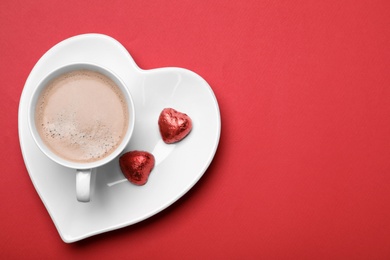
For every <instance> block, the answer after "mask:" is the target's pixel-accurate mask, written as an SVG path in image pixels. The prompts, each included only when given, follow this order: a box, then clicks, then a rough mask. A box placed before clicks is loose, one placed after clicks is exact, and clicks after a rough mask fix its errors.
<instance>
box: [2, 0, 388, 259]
mask: <svg viewBox="0 0 390 260" xmlns="http://www.w3.org/2000/svg"><path fill="white" fill-rule="evenodd" d="M89 32H97V33H103V34H107V35H110V36H112V37H114V38H116V39H117V40H118V41H120V42H121V43H122V44H123V45H124V46H125V47H126V48H127V50H128V51H129V52H130V53H131V55H132V56H133V58H134V60H135V61H136V63H137V64H138V65H139V66H140V67H141V68H143V69H151V68H157V67H165V66H177V67H184V68H187V69H190V70H193V71H195V72H196V73H198V74H200V75H201V76H202V77H203V78H205V79H206V80H207V81H208V83H209V84H210V85H211V87H212V88H213V90H214V92H215V95H216V97H217V99H218V102H219V106H220V110H221V117H222V132H221V140H220V145H219V148H218V151H217V153H216V156H215V158H214V161H213V162H212V164H211V165H210V167H209V169H208V170H207V171H206V173H205V175H204V176H203V178H202V179H201V180H200V182H198V183H197V184H196V185H195V187H194V188H193V189H192V190H191V191H190V192H189V193H187V194H186V195H185V196H184V197H183V198H181V199H180V200H179V201H178V202H176V203H175V204H174V205H173V206H171V207H169V208H168V209H166V210H165V211H163V212H161V213H160V214H158V215H156V216H154V217H152V218H150V219H148V220H146V221H143V222H141V223H138V224H136V225H133V226H129V227H126V228H123V229H120V230H117V231H113V232H109V233H105V234H101V235H98V236H95V237H92V238H88V239H86V240H83V241H80V242H76V243H73V244H65V243H64V242H62V240H61V239H60V236H59V235H58V233H57V230H56V229H55V226H54V224H53V223H52V221H51V219H50V217H49V214H48V213H47V211H46V209H45V207H44V205H43V203H42V202H41V201H40V199H39V196H38V194H37V193H36V191H35V189H34V187H33V185H32V182H31V180H30V178H29V175H28V173H27V171H26V168H25V166H24V162H23V158H22V155H21V151H20V146H19V139H18V124H17V118H18V105H19V99H20V95H21V93H22V90H23V86H24V83H25V81H26V79H27V77H28V75H29V73H30V71H31V69H32V68H33V66H34V64H35V63H36V62H37V61H38V59H39V58H40V57H41V56H42V55H43V54H44V53H45V52H46V51H47V50H48V49H50V48H51V47H52V46H53V45H55V44H56V43H58V42H60V41H62V40H64V39H66V38H68V37H70V36H74V35H77V34H82V33H89ZM0 37H1V41H0V66H1V67H0V79H1V87H0V88H1V95H0V106H1V109H0V120H1V144H2V145H1V149H0V156H1V164H0V166H1V169H0V173H1V178H0V179H1V189H0V198H1V204H0V205H1V206H0V209H1V215H0V218H1V219H0V220H1V221H0V230H1V232H0V256H1V258H4V257H6V258H9V257H12V258H38V257H43V258H54V257H56V258H65V259H70V258H72V259H73V258H75V259H78V258H83V259H84V258H93V257H98V258H113V259H115V258H119V257H127V258H130V257H131V258H134V259H148V258H159V259H164V258H171V259H172V258H173V259H212V258H214V259H215V258H216V259H238V258H246V259H254V258H257V259H259V258H262V259H389V258H390V188H389V185H390V73H389V72H390V71H389V68H390V2H389V1H308V0H307V1H281V0H277V1H114V0H113V1H96V0H94V1H8V0H7V1H4V0H3V1H1V2H0Z"/></svg>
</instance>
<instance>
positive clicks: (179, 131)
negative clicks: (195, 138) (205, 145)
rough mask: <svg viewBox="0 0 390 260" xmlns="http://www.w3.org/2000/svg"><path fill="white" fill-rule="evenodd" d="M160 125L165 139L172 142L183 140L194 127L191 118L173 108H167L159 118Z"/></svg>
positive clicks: (169, 142)
mask: <svg viewBox="0 0 390 260" xmlns="http://www.w3.org/2000/svg"><path fill="white" fill-rule="evenodd" d="M158 126H159V129H160V134H161V137H162V139H163V141H164V142H165V143H167V144H172V143H176V142H179V141H181V140H182V139H183V138H184V137H186V136H187V135H188V134H189V133H190V132H191V129H192V120H191V118H190V117H189V116H188V115H187V114H184V113H181V112H179V111H176V110H175V109H173V108H165V109H163V111H161V114H160V116H159V118H158Z"/></svg>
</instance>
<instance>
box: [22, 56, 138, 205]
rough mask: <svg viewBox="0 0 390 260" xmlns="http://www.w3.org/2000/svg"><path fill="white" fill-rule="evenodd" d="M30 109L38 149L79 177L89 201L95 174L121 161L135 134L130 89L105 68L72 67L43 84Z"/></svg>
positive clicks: (80, 188) (80, 195) (79, 187)
mask: <svg viewBox="0 0 390 260" xmlns="http://www.w3.org/2000/svg"><path fill="white" fill-rule="evenodd" d="M29 108H30V111H29V125H30V129H31V133H32V135H33V137H34V140H35V141H36V143H37V145H38V146H39V148H40V149H41V150H42V151H43V152H44V153H45V154H46V155H47V156H48V157H49V158H51V159H52V160H54V161H55V162H57V163H59V164H61V165H64V166H66V167H69V168H73V169H75V170H76V171H77V175H76V193H77V194H76V195H77V198H78V200H79V201H84V202H86V201H89V199H90V175H91V171H92V169H93V168H96V167H99V166H101V165H104V164H106V163H108V162H109V161H111V160H112V159H114V158H115V157H116V156H117V155H119V153H120V152H121V151H122V150H123V149H124V148H125V147H126V145H127V143H128V142H129V140H130V137H131V134H132V131H133V127H134V122H135V118H134V117H135V113H134V105H133V101H132V99H131V96H130V93H129V92H128V90H127V87H126V86H125V84H124V83H123V81H122V80H121V79H120V78H119V77H118V76H116V75H115V74H113V73H112V72H111V71H109V70H108V69H105V68H103V67H101V66H97V65H93V64H72V65H68V66H65V67H62V68H59V69H57V70H55V71H54V72H52V73H50V74H49V75H48V76H47V77H45V79H44V80H42V82H41V83H40V84H39V85H38V86H37V89H36V91H35V92H34V94H33V97H32V100H31V104H30V107H29Z"/></svg>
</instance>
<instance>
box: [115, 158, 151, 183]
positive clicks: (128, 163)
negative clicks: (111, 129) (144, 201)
mask: <svg viewBox="0 0 390 260" xmlns="http://www.w3.org/2000/svg"><path fill="white" fill-rule="evenodd" d="M154 161H155V160H154V156H153V154H151V153H148V152H143V151H131V152H127V153H125V154H123V155H122V156H121V157H120V158H119V166H120V168H121V170H122V173H123V175H124V176H125V177H126V178H127V179H128V180H129V181H130V182H131V183H133V184H136V185H144V184H145V183H146V182H147V181H148V178H149V175H150V173H151V171H152V169H153V167H154Z"/></svg>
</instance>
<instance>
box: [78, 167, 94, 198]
mask: <svg viewBox="0 0 390 260" xmlns="http://www.w3.org/2000/svg"><path fill="white" fill-rule="evenodd" d="M91 173H92V169H87V170H77V173H76V196H77V200H78V201H80V202H89V201H90V200H91Z"/></svg>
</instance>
